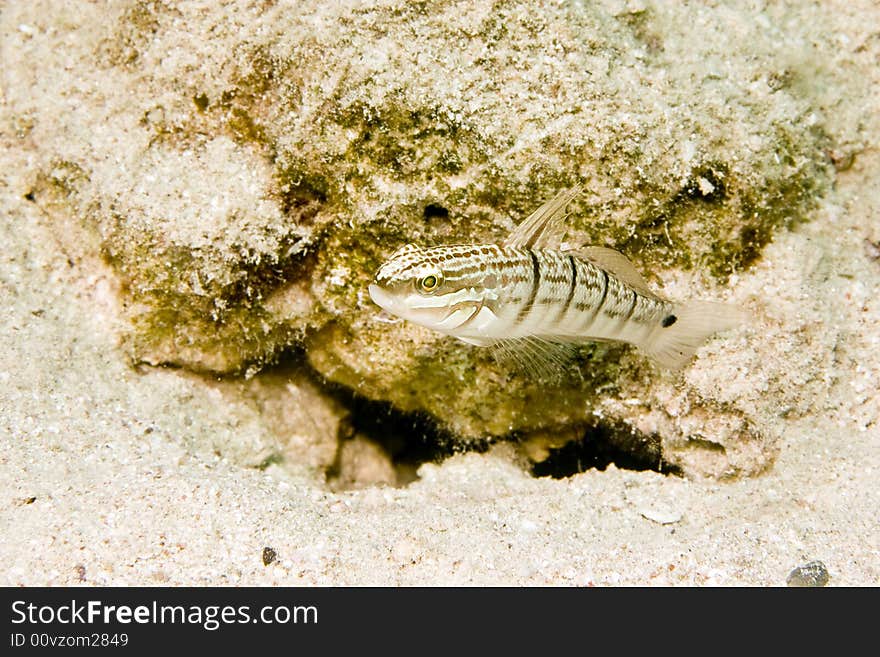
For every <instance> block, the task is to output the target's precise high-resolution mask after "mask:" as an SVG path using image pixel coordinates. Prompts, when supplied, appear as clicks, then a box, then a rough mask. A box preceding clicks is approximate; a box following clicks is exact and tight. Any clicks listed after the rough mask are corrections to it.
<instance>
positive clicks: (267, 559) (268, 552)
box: [263, 547, 278, 566]
mask: <svg viewBox="0 0 880 657" xmlns="http://www.w3.org/2000/svg"><path fill="white" fill-rule="evenodd" d="M277 558H278V553H277V552H275V550H273V549H272V548H270V547H264V548H263V565H264V566H268V565H269V564H270V563H272V562H273V561H275V559H277Z"/></svg>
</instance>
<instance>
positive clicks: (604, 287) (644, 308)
mask: <svg viewBox="0 0 880 657" xmlns="http://www.w3.org/2000/svg"><path fill="white" fill-rule="evenodd" d="M446 248H447V247H439V248H436V249H427V250H426V251H425V255H426V256H428V258H429V259H430V258H435V259H437V260H438V262H439V263H442V264H441V269H442V271H443V275H444V278H445V281H446V282H448V283H450V284H455V283H456V282H458V283H460V284H462V286H463V287H464V288H469V290H468V292H469V294H467V295H462V296H468V297H469V298H470V299H475V298H478V297H481V301H482V303H480V301H478V302H477V303H471V304H465V305H463V306H462V307H461V309H462V310H464V312H461V313H460V314H459V315H458V316H457V320H460V321H457V320H456V321H452V322H449V323H448V324H447V325H446V326H445V327H444V328H445V330H444V332H445V333H447V334H449V335H452V336H454V337H457V338H459V339H462V340H464V341H465V342H470V343H472V344H479V345H491V344H494V343H495V342H497V341H500V340H516V339H522V338H529V337H537V338H542V339H546V340H550V341H565V342H576V341H584V340H619V341H622V342H630V343H633V344H636V345H638V344H641V343H643V342H645V341H646V340H648V339H649V337H650V335H651V332H652V331H653V330H654V329H655V327H656V326H657V325H658V324H661V323H662V321H663V319H664V318H667V317H669V316H670V313H671V311H672V304H670V303H668V302H665V301H662V300H660V299H658V298H657V297H654V296H647V295H645V294H642V293H640V292H638V291H637V290H635V289H634V288H632V287H630V286H629V285H627V284H626V283H624V282H623V281H621V280H620V279H618V278H617V276H615V275H614V274H613V273H609V272H608V271H606V270H604V269H602V268H600V267H599V266H597V265H595V264H593V263H591V262H589V261H587V260H583V259H582V258H580V257H578V256H576V255H575V254H573V253H565V252H560V251H553V250H546V249H526V248H516V247H502V246H497V245H479V246H470V247H463V248H462V249H456V251H455V255H452V256H451V257H448V254H447V253H446V252H445V250H446ZM667 321H670V320H667Z"/></svg>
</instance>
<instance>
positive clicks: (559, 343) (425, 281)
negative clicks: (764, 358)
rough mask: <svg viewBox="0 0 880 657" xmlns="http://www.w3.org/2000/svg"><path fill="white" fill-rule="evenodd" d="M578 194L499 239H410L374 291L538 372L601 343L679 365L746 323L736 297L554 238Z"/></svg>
mask: <svg viewBox="0 0 880 657" xmlns="http://www.w3.org/2000/svg"><path fill="white" fill-rule="evenodd" d="M580 193H581V192H580V186H576V187H573V188H569V189H563V190H561V191H560V192H558V193H557V194H556V195H555V196H554V197H553V198H551V199H550V200H549V201H547V202H546V203H544V204H543V205H542V206H541V207H539V208H538V209H537V210H535V211H534V212H533V213H532V214H531V215H529V216H528V217H527V218H526V219H525V220H524V221H523V222H522V223H521V224H519V225H518V226H517V227H516V228H515V229H514V230H513V231H512V232H511V233H510V235H509V236H508V237H507V239H506V240H504V241H503V242H502V243H499V244H450V245H439V246H428V247H419V246H416V245H414V244H406V245H404V246H402V247H400V248H399V249H398V250H397V251H395V252H394V253H393V254H392V255H391V256H390V258H389V259H388V260H387V261H385V262H384V263H383V264H382V265H381V266H380V267H379V269H378V270H377V272H376V274H375V276H374V278H373V282H372V283H371V284H370V285H369V287H368V292H369V295H370V298H371V299H372V300H373V302H374V303H375V304H377V305H378V306H379V307H380V308H382V309H383V310H384V311H386V312H387V313H390V314H391V315H394V316H397V317H400V318H402V319H404V320H407V321H409V322H413V323H415V324H418V325H421V326H424V327H427V328H429V329H433V330H434V331H437V332H439V333H442V334H445V335H448V336H451V337H454V338H457V339H458V340H460V341H462V342H465V343H467V344H470V345H476V346H479V347H491V348H493V350H495V352H496V353H499V354H506V355H508V356H513V357H514V359H515V360H518V361H519V362H521V363H522V364H523V365H525V366H526V367H527V368H528V369H532V370H535V371H536V372H541V371H546V370H547V369H552V368H553V367H555V366H558V365H561V364H564V363H565V362H566V361H567V358H568V356H566V355H565V354H567V353H568V354H570V353H571V349H572V348H574V349H575V350H576V349H577V345H579V344H581V343H586V342H594V341H595V342H602V341H615V342H624V343H629V344H632V345H635V346H636V347H637V348H638V349H639V350H641V351H642V352H644V353H645V354H647V355H648V356H649V357H650V358H651V359H652V360H653V361H654V362H656V363H657V364H658V365H660V366H661V367H663V368H666V369H669V370H673V371H676V370H680V369H682V368H683V367H684V366H685V365H687V363H688V362H689V361H690V360H691V359H692V358H693V356H694V355H695V353H696V351H697V349H699V348H700V347H701V346H702V345H703V344H704V343H705V342H706V341H707V340H708V339H709V338H710V337H711V336H713V335H714V334H716V333H719V332H722V331H727V330H730V329H733V328H735V327H737V326H738V325H740V324H741V323H743V322H744V321H745V314H744V312H743V311H742V310H740V309H739V308H738V307H736V306H733V305H730V304H726V303H719V302H712V301H701V300H691V301H684V302H682V303H676V302H673V301H670V300H667V299H665V298H664V297H662V296H661V295H659V294H657V293H656V292H654V291H652V290H651V289H650V287H649V286H648V284H647V283H646V282H645V279H644V278H643V277H642V275H641V274H640V273H639V272H638V271H637V269H636V267H635V266H634V265H633V263H632V262H630V260H629V259H628V258H627V257H626V256H625V255H623V254H622V253H620V252H619V251H615V250H613V249H610V248H606V247H602V246H580V247H574V248H572V247H558V246H555V243H556V241H557V239H558V237H559V234H560V232H561V231H562V230H563V229H564V224H563V219H564V218H565V217H566V216H567V214H566V208H567V207H568V205H569V204H570V203H571V201H572V200H573V199H574V198H576V197H577V196H578V195H579V194H580Z"/></svg>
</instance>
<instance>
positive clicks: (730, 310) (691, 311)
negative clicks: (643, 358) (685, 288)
mask: <svg viewBox="0 0 880 657" xmlns="http://www.w3.org/2000/svg"><path fill="white" fill-rule="evenodd" d="M745 321H746V314H745V313H744V312H743V311H742V310H740V309H739V308H737V307H736V306H730V305H727V304H724V303H714V302H712V301H689V302H687V303H683V304H681V305H677V306H675V307H674V308H673V309H672V313H671V314H670V315H668V316H667V317H665V318H664V319H663V322H662V324H661V325H660V326H658V327H657V328H656V329H655V330H654V331H653V333H652V334H651V337H650V338H649V339H648V341H647V343H646V344H644V345H642V349H643V350H644V351H645V352H646V353H647V354H648V355H649V356H650V357H651V358H653V359H654V360H655V361H656V362H657V363H658V364H659V365H661V366H662V367H665V368H667V369H670V370H679V369H681V368H682V367H684V366H685V365H686V364H687V362H688V361H689V360H690V359H691V358H693V355H694V353H695V352H696V351H697V349H699V348H700V347H701V346H703V344H704V343H705V342H706V341H707V340H708V339H709V337H710V336H711V335H712V334H714V333H718V332H719V331H726V330H728V329H732V328H734V327H736V326H738V325H740V324H742V323H744V322H745Z"/></svg>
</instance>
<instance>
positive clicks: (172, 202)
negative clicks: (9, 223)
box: [46, 0, 829, 471]
mask: <svg viewBox="0 0 880 657" xmlns="http://www.w3.org/2000/svg"><path fill="white" fill-rule="evenodd" d="M83 11H84V12H85V17H84V18H82V19H81V20H82V23H81V24H83V25H84V24H85V23H86V22H87V21H88V20H89V19H90V18H95V17H94V16H91V17H90V16H89V15H88V12H89V11H94V10H93V9H88V8H87V7H84V8H83ZM117 11H118V13H117V15H116V16H115V17H114V19H113V20H110V21H107V20H105V21H104V22H103V24H104V25H105V26H106V27H105V28H103V30H101V31H99V32H95V31H94V30H93V31H91V32H88V33H87V36H88V38H89V39H91V40H90V41H89V40H88V39H87V43H86V45H85V46H82V47H87V48H90V49H91V50H92V53H93V57H94V61H95V66H96V75H101V76H103V77H104V78H105V79H106V78H110V79H112V80H114V81H115V83H116V85H117V90H118V95H117V96H115V97H109V96H108V97H104V98H96V97H93V96H90V95H89V93H88V91H83V90H73V89H70V90H65V94H67V96H68V97H69V98H71V99H76V100H78V101H79V102H84V103H92V104H97V103H104V105H105V106H106V107H107V109H106V112H105V114H106V120H105V121H104V123H103V124H102V127H101V130H100V131H99V133H98V134H97V135H96V136H95V137H94V138H91V139H87V138H86V134H87V131H86V130H84V126H82V125H81V124H79V123H78V122H77V121H78V119H77V116H76V114H75V113H74V114H72V115H71V116H70V117H62V118H61V119H59V120H61V121H67V122H68V123H69V124H70V126H71V134H72V135H73V137H72V139H71V140H70V144H69V146H67V148H66V150H65V151H64V152H59V153H55V154H53V158H54V159H53V162H54V163H55V164H54V165H53V166H54V167H55V168H57V167H58V163H59V162H60V163H64V166H75V167H76V168H77V170H78V171H81V175H79V176H78V177H77V179H76V181H74V183H72V184H71V185H70V189H69V190H68V194H67V196H68V198H69V200H70V202H71V207H72V208H73V209H74V211H75V212H76V214H77V215H78V216H80V217H81V218H82V220H83V223H84V224H85V225H86V226H87V227H88V228H89V230H91V231H93V233H94V234H97V235H98V236H99V237H100V241H101V245H102V249H103V252H104V254H105V256H106V258H107V259H108V261H109V262H110V263H111V264H112V266H113V267H114V268H115V270H116V271H117V273H118V275H119V276H120V279H121V280H122V282H123V293H122V294H123V298H124V301H125V306H126V313H127V316H128V317H129V319H130V320H131V329H130V331H129V332H128V335H127V345H128V348H129V351H130V353H131V355H132V357H133V359H134V360H137V361H145V362H148V363H152V364H174V365H179V366H183V367H186V368H189V369H193V370H200V371H209V372H218V373H240V372H247V373H248V374H249V375H252V374H254V373H255V372H257V371H259V370H260V369H261V368H262V367H263V365H264V364H265V363H268V362H272V361H274V360H277V359H278V358H279V354H282V353H284V350H285V349H287V348H288V347H291V346H294V345H296V346H304V347H305V350H306V354H307V358H308V362H309V363H310V365H311V367H313V368H314V369H315V370H317V372H318V373H320V374H321V375H322V376H323V377H325V378H326V379H328V380H330V381H332V382H335V383H338V384H342V385H344V386H346V387H349V388H351V389H353V390H355V391H357V392H358V393H359V394H361V395H363V396H365V397H367V398H370V399H375V400H385V401H390V402H391V403H393V405H394V406H395V407H397V408H398V409H400V410H403V411H407V412H418V413H422V414H428V415H430V416H431V417H433V418H435V419H436V421H437V422H438V423H439V424H440V425H441V426H442V427H444V428H445V429H447V430H448V431H450V432H451V433H453V434H454V435H455V436H456V437H457V438H458V439H462V440H470V439H485V438H491V437H495V436H506V435H509V434H521V435H522V434H530V433H535V432H547V431H551V432H552V431H556V430H559V431H563V430H564V431H571V430H572V428H574V429H576V430H577V429H578V428H581V429H586V428H588V427H591V426H596V425H597V423H600V424H603V423H604V425H605V426H612V425H614V426H618V425H620V426H624V427H625V428H624V429H622V430H621V432H617V433H616V434H615V435H617V436H618V438H619V440H620V442H621V444H623V445H628V444H629V438H627V436H629V435H630V431H631V430H632V431H635V429H633V426H634V424H635V423H636V422H637V421H638V417H636V415H634V411H633V412H630V411H628V410H627V409H635V408H639V405H638V404H629V405H627V404H625V403H623V401H621V400H627V399H634V398H635V399H640V400H641V402H640V403H643V404H647V405H648V407H649V408H654V406H652V401H651V400H652V399H655V400H656V395H657V394H659V393H656V392H652V390H654V388H653V387H652V386H654V383H653V381H654V378H655V376H656V373H655V372H654V370H653V369H652V368H651V366H650V365H648V364H647V363H646V362H645V361H644V360H643V359H642V358H641V357H640V356H638V355H636V354H635V353H633V352H631V351H630V350H628V349H626V348H624V347H621V346H615V345H587V346H585V347H584V349H582V351H581V354H580V357H579V359H578V361H577V366H578V372H577V373H572V375H571V376H563V377H561V378H560V380H559V381H539V380H534V379H533V378H530V377H528V376H526V375H524V374H523V373H522V372H520V371H518V370H516V369H515V368H508V367H504V366H499V365H497V364H496V363H494V361H492V359H491V358H490V356H488V355H487V354H486V353H485V352H481V351H480V350H477V349H473V348H471V347H467V346H465V345H460V344H458V343H455V342H453V341H450V340H447V339H443V338H442V337H440V336H438V335H435V334H430V333H428V332H426V331H424V330H423V329H420V328H419V327H416V326H411V325H408V324H401V323H389V322H388V320H387V318H385V317H383V316H382V315H380V313H379V312H378V309H377V308H376V307H375V306H373V305H372V303H371V302H370V301H369V298H368V296H367V295H366V286H367V284H368V283H369V281H370V279H371V277H372V275H373V273H374V272H375V270H376V268H377V267H378V265H379V264H380V263H381V262H382V260H383V259H384V258H385V257H387V255H388V254H389V253H390V252H392V251H393V250H394V249H396V248H397V247H398V246H400V245H401V244H403V243H405V242H415V243H419V244H435V243H449V242H482V241H488V242H494V241H499V240H501V239H503V238H504V237H505V235H506V234H507V233H508V232H509V231H510V230H511V228H512V227H513V226H514V225H515V224H516V223H517V222H518V221H520V220H521V219H522V218H523V217H525V216H526V215H527V214H528V213H529V212H530V211H531V210H532V209H534V208H535V207H537V206H538V205H540V203H541V202H542V201H544V200H546V199H547V198H549V197H550V196H551V195H552V194H553V193H554V192H555V191H557V190H558V189H559V188H561V187H564V186H570V185H572V184H575V183H583V184H584V186H585V190H586V193H585V194H584V195H583V196H582V197H581V198H580V199H578V200H576V201H575V202H574V203H573V204H572V208H571V215H570V217H569V220H570V224H569V234H568V240H569V241H570V242H574V243H577V242H584V243H593V244H600V245H607V246H611V247H614V248H617V249H620V250H622V251H623V252H625V253H627V254H628V255H629V256H631V257H632V258H633V259H634V260H635V261H636V262H637V263H638V264H639V266H640V268H641V269H642V270H643V271H645V272H646V273H647V274H648V275H649V278H654V279H655V280H654V282H655V283H657V281H658V280H666V278H667V277H668V276H670V275H671V276H675V277H678V279H679V280H687V281H693V282H698V283H700V285H701V287H702V288H703V290H704V291H703V293H704V294H705V293H709V294H711V287H712V286H713V285H715V286H717V285H719V284H723V283H725V282H727V281H728V279H729V277H730V276H731V274H735V273H737V272H741V271H743V270H744V269H745V268H747V267H748V266H749V265H750V264H752V263H753V262H755V261H756V259H757V258H758V257H759V256H760V254H761V250H762V248H763V247H764V246H765V245H766V244H767V243H768V242H769V241H770V240H771V239H772V237H773V235H774V233H775V232H776V231H778V230H780V229H783V228H786V227H788V226H790V225H792V224H794V223H796V222H798V221H800V220H802V219H804V218H805V217H806V216H807V215H808V213H809V211H810V209H811V208H812V205H813V203H814V201H815V198H816V196H817V195H818V194H821V193H822V191H823V189H824V188H825V187H826V186H827V184H828V172H827V162H826V161H827V156H826V155H825V153H826V150H827V148H828V143H829V138H828V137H827V136H826V135H825V134H824V132H823V129H822V121H821V116H820V115H819V114H818V113H817V112H816V111H815V110H814V108H813V107H812V105H811V101H810V98H809V97H807V96H806V95H805V94H803V93H799V90H798V88H797V86H796V85H791V84H788V81H789V80H790V79H791V76H792V75H793V74H792V72H791V71H792V69H791V63H790V62H786V61H784V60H783V54H784V53H783V50H784V41H781V40H780V39H779V31H778V29H777V28H776V27H774V26H773V25H768V24H764V23H761V22H756V21H755V20H753V16H751V15H750V14H749V13H748V11H746V10H742V11H738V10H736V9H732V8H724V7H715V6H705V7H704V6H693V5H691V6H688V7H687V8H679V7H670V6H667V5H665V4H658V5H657V6H654V5H652V4H651V3H645V4H638V5H632V4H628V3H616V2H606V3H597V4H593V3H561V4H554V5H542V6H536V5H535V4H534V3H529V2H524V1H519V2H518V1H510V2H501V3H498V2H490V1H488V0H479V1H477V2H471V3H467V5H462V4H461V3H456V2H451V1H449V2H436V3H427V4H426V3H396V2H375V3H361V2H351V3H323V2H318V1H307V2H300V3H296V5H295V7H291V6H288V5H277V6H276V5H274V4H273V3H256V4H254V3H249V2H237V3H231V5H230V6H228V7H224V8H223V9H222V10H221V9H220V8H217V9H211V8H204V7H202V8H195V7H192V6H189V5H179V6H174V7H173V8H170V7H168V6H165V5H161V4H158V3H155V4H154V3H147V4H143V5H142V4H140V3H130V4H128V5H122V6H121V8H120V9H118V10H117ZM72 20H73V19H71V21H72ZM67 29H71V30H75V29H76V26H73V27H71V26H70V25H68V26H67ZM57 65H58V66H60V65H61V64H60V63H58V64H57ZM795 73H796V71H795ZM71 102H72V101H71ZM50 169H52V167H50V166H49V165H48V164H47V167H46V172H47V175H48V176H49V179H51V172H50ZM687 272H693V273H692V274H688V273H687ZM682 277H683V278H682ZM681 291H685V292H688V293H689V290H687V289H685V290H681V289H677V290H676V292H681ZM716 296H718V295H717V293H716ZM669 385H671V384H669ZM664 394H665V393H664ZM609 399H610V400H618V401H620V403H612V404H610V405H609V403H608V400H609ZM713 413H715V415H717V416H722V417H728V418H729V422H728V424H729V425H731V426H732V425H737V426H738V427H739V429H737V431H739V432H740V433H744V434H745V435H747V436H748V438H749V440H753V441H757V442H758V444H759V445H760V444H763V442H762V441H763V440H764V439H765V437H763V436H762V434H761V432H760V430H759V429H757V428H755V427H754V426H753V424H754V423H753V421H752V420H750V419H749V418H748V417H744V416H743V414H742V412H741V411H740V410H738V409H737V408H735V404H729V403H718V404H716V405H715V410H714V411H713ZM664 417H665V419H664V420H658V421H657V422H655V423H653V424H651V426H650V427H648V428H647V429H646V430H645V431H641V430H639V432H638V436H640V438H639V440H642V441H643V442H644V441H648V442H650V443H651V444H652V447H651V450H654V451H658V452H659V447H658V445H659V444H660V442H661V441H662V439H663V438H662V437H663V436H668V435H679V434H681V435H684V434H687V433H688V432H687V431H685V430H684V429H682V428H681V426H682V425H681V421H680V418H676V417H675V416H673V415H670V414H665V415H664ZM621 423H622V424H621ZM725 426H727V425H725ZM724 431H726V429H723V430H721V432H722V433H724ZM731 431H732V430H731ZM734 433H735V434H736V435H739V433H736V432H734ZM734 433H730V432H728V434H729V435H731V436H732V435H734ZM688 435H689V434H688ZM725 435H727V434H725ZM734 442H736V441H734ZM655 448H656V449H655ZM651 450H648V451H649V452H651V453H653V451H651ZM540 451H541V450H540V449H537V451H536V453H537V452H540ZM734 451H735V448H734ZM758 453H759V456H758V457H757V458H756V459H753V460H754V461H755V462H754V463H752V461H751V460H749V459H751V457H748V458H746V460H747V461H749V465H747V466H744V467H745V469H747V470H749V469H760V467H762V465H761V463H762V459H763V458H764V457H763V456H761V455H765V454H766V453H767V452H766V451H765V450H763V448H759V449H758ZM708 470H710V471H711V468H708Z"/></svg>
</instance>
